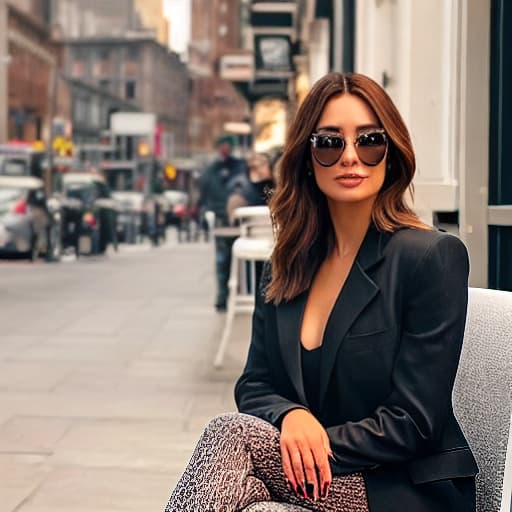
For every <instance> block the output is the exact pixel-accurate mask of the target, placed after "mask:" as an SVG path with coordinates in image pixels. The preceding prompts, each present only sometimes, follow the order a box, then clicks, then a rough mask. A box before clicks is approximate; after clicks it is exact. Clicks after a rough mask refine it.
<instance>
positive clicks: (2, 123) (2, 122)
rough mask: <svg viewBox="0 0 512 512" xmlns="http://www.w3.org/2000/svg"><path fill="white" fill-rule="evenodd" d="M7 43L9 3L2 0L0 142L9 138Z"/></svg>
mask: <svg viewBox="0 0 512 512" xmlns="http://www.w3.org/2000/svg"><path fill="white" fill-rule="evenodd" d="M8 49H9V45H8V43H7V4H6V0H0V143H3V142H5V141H6V140H7V109H8V107H7V104H8V97H7V65H8V64H9V61H10V57H9V52H8Z"/></svg>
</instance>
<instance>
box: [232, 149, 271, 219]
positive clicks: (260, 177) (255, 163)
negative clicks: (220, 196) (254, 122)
mask: <svg viewBox="0 0 512 512" xmlns="http://www.w3.org/2000/svg"><path fill="white" fill-rule="evenodd" d="M247 171H248V179H247V181H246V182H245V183H244V184H243V186H242V187H239V188H238V189H236V190H234V191H233V193H232V194H230V196H229V198H228V202H227V212H228V218H229V223H230V224H234V217H233V215H234V211H235V209H236V208H240V207H242V206H264V205H266V204H267V203H268V200H269V199H270V195H271V193H272V190H273V188H274V186H275V183H274V175H273V170H272V163H271V160H270V157H269V155H267V154H266V153H254V154H253V155H251V157H250V158H249V161H248V163H247Z"/></svg>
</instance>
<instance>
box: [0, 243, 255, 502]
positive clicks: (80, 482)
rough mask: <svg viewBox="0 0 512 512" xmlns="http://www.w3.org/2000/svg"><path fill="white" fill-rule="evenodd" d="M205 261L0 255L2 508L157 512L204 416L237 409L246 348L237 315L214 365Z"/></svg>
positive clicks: (193, 249) (196, 252) (217, 325)
mask: <svg viewBox="0 0 512 512" xmlns="http://www.w3.org/2000/svg"><path fill="white" fill-rule="evenodd" d="M213 268H214V266H213V245H212V244H178V245H172V244H169V245H168V246H164V247H159V248H156V249H153V248H150V247H141V248H137V250H136V251H134V252H130V251H129V250H126V251H125V250H124V248H123V246H121V250H120V252H119V253H117V254H113V255H110V256H109V257H107V258H97V259H96V258H92V259H89V258H81V259H80V260H79V261H76V262H74V261H73V262H69V263H63V264H60V265H44V264H41V265H40V266H39V268H38V272H37V273H36V272H34V271H33V268H32V267H31V266H30V265H27V266H23V267H20V266H13V267H11V268H9V270H6V268H5V267H4V266H2V264H0V282H1V283H2V286H3V289H4V291H5V293H0V311H2V313H3V314H4V312H7V314H8V317H9V318H8V329H6V330H4V329H3V326H2V341H1V343H0V404H1V407H0V512H64V511H66V512H69V511H70V510H72V511H73V512H121V511H123V512H132V511H133V512H135V511H137V512H142V511H144V512H152V511H155V512H156V511H158V512H162V510H163V508H164V506H165V504H166V502H167V499H168V497H169V494H170V492H171V490H172V488H173V487H174V485H175V483H176V482H177V480H178V478H179V477H180V475H181V473H182V471H183V469H184V468H185V466H186V464H187V463H188V461H189V459H190V456H191V455H192V452H193V450H194V447H195V445H196V442H197V440H198V439H199V436H200V434H201V432H202V430H203V428H204V427H205V425H206V424H207V423H208V422H209V421H210V420H211V419H212V417H214V416H216V415H217V414H221V413H223V412H226V411H232V410H234V409H235V405H234V399H233V386H234V382H235V380H236V379H237V378H238V376H239V375H240V372H241V369H242V366H243V363H244V359H245V356H246V352H247V347H248V342H249V341H248V340H249V336H250V332H249V331H250V328H249V325H250V316H249V315H243V316H240V317H237V319H236V322H235V325H234V330H233V336H232V340H230V343H229V346H228V350H227V353H226V358H225V365H224V367H223V368H221V369H214V368H213V364H212V363H213V358H214V354H215V352H216V350H217V345H218V341H219V338H220V336H221V333H222V329H223V325H224V321H225V315H220V314H218V313H216V312H215V311H214V309H213V298H214V276H213ZM49 289H51V290H52V293H48V290H49ZM27 311H30V318H29V319H28V320H27ZM4 482H6V483H5V484H4Z"/></svg>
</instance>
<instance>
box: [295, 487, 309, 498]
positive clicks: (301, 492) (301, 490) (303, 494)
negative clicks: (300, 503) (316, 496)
mask: <svg viewBox="0 0 512 512" xmlns="http://www.w3.org/2000/svg"><path fill="white" fill-rule="evenodd" d="M297 494H298V495H299V496H300V497H301V498H304V499H306V498H307V497H308V495H307V494H306V491H305V490H304V485H303V484H299V487H298V488H297Z"/></svg>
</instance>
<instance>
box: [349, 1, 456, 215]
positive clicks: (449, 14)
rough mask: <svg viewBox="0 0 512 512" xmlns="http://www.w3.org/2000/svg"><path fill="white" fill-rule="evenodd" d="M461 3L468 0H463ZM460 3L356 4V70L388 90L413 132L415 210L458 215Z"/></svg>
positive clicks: (387, 2)
mask: <svg viewBox="0 0 512 512" xmlns="http://www.w3.org/2000/svg"><path fill="white" fill-rule="evenodd" d="M462 1H464V0H462ZM458 10H459V0H429V1H428V2H427V1H416V0H359V1H358V3H357V10H356V70H357V71H359V72H362V73H365V74H368V75H369V76H371V77H372V78H374V79H376V80H377V81H378V82H379V83H381V84H383V77H384V75H387V77H388V80H389V84H388V85H387V87H386V90H387V91H388V93H389V94H390V96H391V97H392V98H393V100H394V101H395V103H396V105H397V107H398V109H399V110H400V112H401V114H402V116H403V117H404V120H405V122H406V124H407V126H408V128H409V130H410V132H411V137H412V140H413V144H414V148H415V152H416V157H417V174H416V178H415V182H414V183H415V188H416V201H415V206H416V209H417V210H418V211H419V213H420V214H421V215H422V217H423V218H424V219H425V220H427V221H428V222H431V211H432V210H456V209H457V208H458V204H457V186H458V163H457V154H458V148H457V139H458V126H457V122H458V121H457V120H458V101H457V97H456V91H457V80H458V78H457V70H458V66H459V64H458V61H459V53H458V52H459V48H458V46H459V37H460V36H459V33H460V28H459V26H458Z"/></svg>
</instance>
